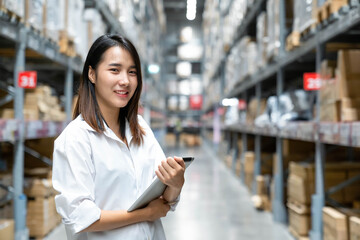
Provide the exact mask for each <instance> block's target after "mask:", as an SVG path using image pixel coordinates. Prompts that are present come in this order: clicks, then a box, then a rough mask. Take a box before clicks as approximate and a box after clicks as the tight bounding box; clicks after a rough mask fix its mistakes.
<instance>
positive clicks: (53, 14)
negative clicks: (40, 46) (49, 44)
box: [43, 0, 60, 42]
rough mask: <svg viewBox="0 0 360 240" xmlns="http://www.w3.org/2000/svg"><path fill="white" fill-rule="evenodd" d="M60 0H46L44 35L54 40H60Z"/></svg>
mask: <svg viewBox="0 0 360 240" xmlns="http://www.w3.org/2000/svg"><path fill="white" fill-rule="evenodd" d="M59 6H60V4H59V1H58V0H45V8H44V30H43V31H44V36H45V37H47V38H49V39H51V40H52V41H54V42H58V41H59V13H60V12H59Z"/></svg>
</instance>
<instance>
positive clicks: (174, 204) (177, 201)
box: [170, 195, 180, 212]
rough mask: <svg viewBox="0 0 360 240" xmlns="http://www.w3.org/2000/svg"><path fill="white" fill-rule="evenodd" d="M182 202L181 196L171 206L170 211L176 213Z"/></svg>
mask: <svg viewBox="0 0 360 240" xmlns="http://www.w3.org/2000/svg"><path fill="white" fill-rule="evenodd" d="M179 201H180V195H179V196H178V197H177V198H176V199H175V200H174V201H173V202H171V204H170V211H172V212H174V211H175V209H176V207H177V205H178V204H179Z"/></svg>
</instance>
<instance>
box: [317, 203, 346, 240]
mask: <svg viewBox="0 0 360 240" xmlns="http://www.w3.org/2000/svg"><path fill="white" fill-rule="evenodd" d="M323 230H324V239H326V240H348V220H347V216H346V215H345V214H343V213H341V212H339V211H338V210H336V209H334V208H331V207H324V208H323Z"/></svg>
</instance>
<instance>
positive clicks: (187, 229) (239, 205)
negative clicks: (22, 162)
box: [46, 144, 293, 240]
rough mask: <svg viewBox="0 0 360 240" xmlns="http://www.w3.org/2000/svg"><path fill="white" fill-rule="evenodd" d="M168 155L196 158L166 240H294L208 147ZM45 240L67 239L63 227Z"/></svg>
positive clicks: (166, 222)
mask: <svg viewBox="0 0 360 240" xmlns="http://www.w3.org/2000/svg"><path fill="white" fill-rule="evenodd" d="M165 152H166V155H168V156H173V155H175V156H194V157H195V161H194V162H193V164H192V165H191V166H190V167H189V168H188V169H187V171H186V174H185V177H186V182H185V186H184V188H183V191H182V195H181V201H180V203H179V205H178V207H177V210H176V211H175V212H171V213H169V214H168V215H167V217H166V218H164V219H163V225H164V229H165V233H166V236H167V239H169V240H185V239H186V240H203V239H206V240H219V239H226V240H239V239H240V240H241V239H251V240H260V239H266V240H293V238H292V237H291V235H290V234H289V233H288V230H287V227H286V226H284V225H281V224H277V223H274V222H273V220H272V215H271V213H267V212H260V211H257V210H255V209H254V207H253V205H252V202H251V200H250V197H251V196H250V194H249V192H248V190H247V189H246V188H245V186H244V185H243V184H242V183H241V181H240V179H239V178H238V177H236V176H235V175H234V174H233V173H232V172H230V170H229V169H227V168H226V167H225V165H224V164H223V162H221V161H220V160H219V159H218V157H217V156H216V155H215V154H214V153H213V152H212V149H211V148H210V147H209V146H207V145H206V144H205V145H204V146H203V147H200V148H192V149H187V148H180V149H175V148H173V149H172V148H168V149H166V150H165ZM46 239H47V240H64V239H66V236H65V230H64V227H63V226H62V225H60V226H59V227H57V228H56V229H55V230H54V231H53V232H52V233H51V234H50V235H49V236H48V237H47V238H46Z"/></svg>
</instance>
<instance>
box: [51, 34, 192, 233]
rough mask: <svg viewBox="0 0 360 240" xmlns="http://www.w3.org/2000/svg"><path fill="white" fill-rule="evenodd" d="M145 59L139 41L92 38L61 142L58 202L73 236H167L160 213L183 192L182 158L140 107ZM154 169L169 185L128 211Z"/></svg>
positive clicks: (55, 180) (56, 155) (56, 174)
mask: <svg viewBox="0 0 360 240" xmlns="http://www.w3.org/2000/svg"><path fill="white" fill-rule="evenodd" d="M141 89H142V77H141V65H140V59H139V56H138V53H137V51H136V49H135V47H134V46H133V45H132V43H131V42H130V41H129V40H127V39H126V38H123V37H121V36H119V35H104V36H101V37H100V38H98V39H97V40H96V41H95V42H94V43H93V45H92V46H91V48H90V50H89V53H88V56H87V58H86V61H85V65H84V69H83V72H82V78H81V82H80V86H79V98H78V101H77V103H76V106H75V110H74V120H73V121H72V122H71V123H69V125H68V126H67V127H66V128H65V130H64V131H63V132H62V133H61V135H60V136H59V137H58V138H57V139H56V141H55V146H54V155H53V159H54V164H53V186H54V188H55V190H57V191H58V192H59V194H58V195H57V196H56V197H55V202H56V208H57V211H58V213H59V214H60V215H61V216H62V218H63V223H64V224H65V227H66V232H67V236H68V239H102V240H110V239H114V240H115V239H116V240H118V239H127V240H129V239H136V240H139V239H156V240H158V239H160V240H161V239H165V234H164V231H163V227H162V224H161V221H160V218H161V217H164V216H166V214H167V212H168V211H169V210H170V208H172V209H173V210H174V207H175V205H176V203H177V202H178V200H179V195H180V192H181V189H182V186H183V184H184V171H185V164H184V161H183V159H182V158H177V157H175V158H171V157H169V158H167V159H166V157H165V155H164V153H163V151H162V149H161V147H160V145H159V144H158V142H157V141H156V139H155V137H154V134H153V133H152V131H151V129H150V128H149V126H148V125H147V124H146V123H145V121H144V120H143V118H142V117H141V116H138V115H137V112H138V105H139V99H140V94H141ZM155 174H156V176H157V177H159V179H160V180H161V181H162V182H163V183H165V184H166V185H167V188H166V190H165V192H164V194H163V196H162V197H161V198H159V199H156V200H154V201H152V202H151V203H150V204H149V205H148V206H147V207H145V208H143V209H139V210H135V211H133V212H127V211H126V209H128V208H129V207H130V206H131V204H132V203H133V202H134V201H135V200H136V199H137V198H138V197H139V196H140V195H141V193H142V192H143V191H144V190H145V189H146V188H147V187H148V186H149V185H150V183H151V182H152V179H153V178H154V177H155Z"/></svg>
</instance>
